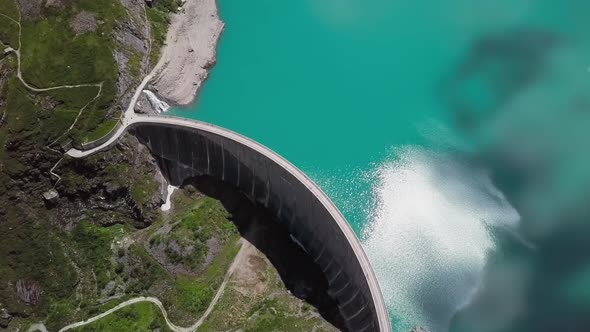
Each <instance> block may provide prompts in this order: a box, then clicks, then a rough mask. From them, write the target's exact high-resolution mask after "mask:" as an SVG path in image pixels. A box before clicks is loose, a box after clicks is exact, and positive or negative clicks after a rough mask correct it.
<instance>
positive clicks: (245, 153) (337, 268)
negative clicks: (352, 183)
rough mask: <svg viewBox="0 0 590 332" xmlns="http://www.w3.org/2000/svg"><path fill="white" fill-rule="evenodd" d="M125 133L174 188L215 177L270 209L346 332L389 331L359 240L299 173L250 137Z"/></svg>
mask: <svg viewBox="0 0 590 332" xmlns="http://www.w3.org/2000/svg"><path fill="white" fill-rule="evenodd" d="M126 127H127V126H126ZM127 128H128V129H130V130H131V133H132V134H133V135H135V136H136V137H137V138H138V139H139V140H140V142H142V143H143V144H144V145H146V146H147V147H148V148H149V150H150V151H151V152H152V154H153V155H154V156H155V157H156V159H157V160H158V162H159V164H160V167H161V171H162V173H163V174H164V176H165V177H166V178H167V179H168V181H169V182H170V184H172V185H174V186H180V185H182V184H183V182H184V181H185V180H188V179H190V178H193V177H196V176H202V175H206V176H211V177H214V178H216V179H218V180H221V181H223V182H225V183H227V184H229V185H231V186H234V187H235V188H237V189H238V190H239V191H240V192H242V193H243V194H244V195H245V196H247V197H248V198H249V199H250V200H251V201H252V202H254V203H256V204H259V205H262V206H264V207H265V208H267V209H268V210H269V211H270V213H271V214H272V215H273V216H275V219H276V220H277V221H278V222H280V223H281V224H283V226H285V227H286V228H287V229H288V230H289V232H290V233H291V234H292V236H293V237H294V238H295V239H296V240H297V241H298V242H299V244H300V245H301V246H302V247H303V249H304V250H305V251H306V252H307V253H308V254H309V255H310V256H311V257H312V258H313V260H314V262H315V263H316V264H318V266H319V267H320V268H321V270H322V271H323V273H324V274H325V276H326V279H327V280H328V287H329V289H328V293H329V294H330V295H331V296H332V298H333V299H334V301H335V302H336V304H337V306H338V308H339V311H340V313H341V315H342V317H343V319H344V321H345V322H344V323H345V325H346V326H347V328H348V330H350V331H359V332H360V331H391V324H390V322H389V315H388V312H387V309H386V307H385V303H384V300H383V296H382V294H381V291H380V289H379V285H378V283H377V279H376V278H375V275H374V273H373V270H372V268H371V266H370V263H369V261H368V259H367V257H366V256H365V253H364V251H363V249H362V247H361V245H360V242H359V240H358V239H357V237H356V235H355V234H354V232H353V231H352V229H351V228H350V226H349V225H348V222H347V221H346V220H345V218H344V217H343V216H342V214H341V213H340V211H339V210H338V209H337V208H336V206H335V205H334V204H333V203H332V201H331V200H330V199H329V198H328V197H327V196H326V195H325V194H324V193H323V192H322V191H321V189H320V188H319V187H318V186H317V185H316V184H315V183H314V182H313V181H311V180H310V179H309V178H308V177H307V176H306V175H305V174H304V173H302V172H301V171H300V170H298V169H297V168H296V167H295V166H293V165H292V164H290V163H289V162H288V161H286V160H285V159H284V158H282V157H281V156H279V155H278V154H276V153H275V152H273V151H271V150H270V149H268V148H266V147H264V146H262V145H261V144H259V143H256V142H254V141H253V140H251V139H249V138H247V137H244V136H242V135H239V134H237V133H234V132H232V131H229V130H227V129H224V128H220V127H217V126H214V125H210V124H206V123H202V122H198V121H192V120H185V119H180V118H173V117H165V116H140V117H136V118H135V119H134V121H132V122H131V123H129V125H128V127H127Z"/></svg>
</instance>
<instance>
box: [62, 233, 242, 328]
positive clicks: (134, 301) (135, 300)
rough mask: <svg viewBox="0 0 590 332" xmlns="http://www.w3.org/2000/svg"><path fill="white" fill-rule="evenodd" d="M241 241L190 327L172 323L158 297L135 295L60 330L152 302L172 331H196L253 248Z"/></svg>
mask: <svg viewBox="0 0 590 332" xmlns="http://www.w3.org/2000/svg"><path fill="white" fill-rule="evenodd" d="M240 243H241V247H240V251H239V252H238V254H237V255H236V257H235V258H234V261H233V262H232V265H231V266H230V268H229V269H228V270H227V272H226V274H225V277H224V278H223V281H222V283H221V285H220V286H219V289H218V290H217V293H216V294H215V297H213V300H212V301H211V303H210V304H209V307H207V310H205V312H204V313H203V315H201V318H200V319H199V320H198V321H197V322H196V323H194V324H193V325H191V326H189V327H180V326H177V325H175V324H174V323H172V322H171V321H170V320H169V319H168V312H167V311H166V309H165V308H164V305H163V304H162V302H161V301H160V300H159V299H157V298H155V297H151V296H139V297H135V298H132V299H130V300H127V301H125V302H122V303H120V304H119V305H117V306H116V307H113V308H112V309H109V310H107V311H105V312H103V313H101V314H98V315H96V316H94V317H91V318H89V319H87V320H85V321H81V322H77V323H73V324H70V325H68V326H65V327H63V328H62V329H60V330H59V332H65V331H68V330H71V329H75V328H77V327H81V326H84V325H88V324H90V323H93V322H96V321H97V320H99V319H101V318H104V317H106V316H108V315H110V314H112V313H114V312H116V311H117V310H121V309H123V308H125V307H128V306H130V305H134V304H137V303H141V302H150V303H153V304H155V305H156V306H157V307H158V308H159V309H160V311H161V312H162V316H164V320H165V321H166V324H167V325H168V327H169V328H170V329H171V330H172V331H174V332H193V331H196V330H197V329H198V328H199V327H200V326H201V325H202V324H203V322H204V321H205V319H207V317H208V316H209V314H210V313H211V312H212V311H213V309H214V308H215V305H216V304H217V302H218V301H219V299H220V298H221V295H223V291H224V290H225V287H226V286H227V283H228V281H229V279H230V278H231V276H232V275H233V272H234V271H235V269H236V266H238V264H241V263H242V262H243V260H244V258H245V257H247V255H248V252H249V251H250V250H251V248H252V245H251V244H250V243H248V242H246V241H244V240H243V239H240Z"/></svg>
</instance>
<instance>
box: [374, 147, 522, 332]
mask: <svg viewBox="0 0 590 332" xmlns="http://www.w3.org/2000/svg"><path fill="white" fill-rule="evenodd" d="M398 152H399V153H398V154H397V156H396V157H395V158H392V159H393V160H391V161H388V162H385V163H383V164H382V165H380V166H379V167H378V169H377V170H376V174H375V177H376V184H375V188H374V195H375V198H376V199H377V201H378V204H377V207H376V208H375V211H373V213H372V215H371V216H370V224H369V226H368V228H367V230H366V233H365V240H364V247H365V249H366V252H367V254H368V256H369V258H370V260H371V261H372V263H373V267H374V269H375V272H376V274H377V277H378V279H379V282H380V284H381V289H382V290H383V293H384V297H385V301H386V303H387V305H388V307H389V309H390V310H392V311H393V312H395V315H396V316H400V317H402V325H405V326H401V327H400V326H398V328H401V329H402V330H403V329H405V330H408V331H409V330H410V329H411V328H412V327H413V326H424V327H426V328H428V329H429V330H431V331H446V330H447V329H448V325H449V323H450V319H451V318H452V316H453V315H454V313H455V312H456V311H457V310H458V309H460V308H461V307H462V306H464V305H465V304H466V303H468V302H469V301H470V300H471V298H472V296H473V294H474V292H475V291H476V290H477V288H478V286H479V284H480V282H481V277H482V273H483V270H484V267H485V264H486V259H487V257H488V255H489V253H490V251H492V250H494V248H495V243H494V239H493V237H492V235H491V234H490V232H489V230H490V227H491V226H500V227H503V228H513V227H516V226H517V224H518V222H519V220H520V216H519V214H518V212H517V211H516V210H515V209H514V208H513V207H512V206H511V205H510V204H509V203H508V202H507V200H506V198H505V197H504V195H503V194H502V193H501V192H500V191H499V190H498V189H496V188H495V187H494V185H493V184H492V181H491V180H490V177H489V175H488V174H487V172H485V171H484V170H482V169H478V168H476V167H473V166H471V165H469V164H467V163H465V162H462V161H459V160H456V159H455V158H453V157H451V156H448V155H442V154H437V153H432V152H428V151H425V150H423V149H419V148H406V149H403V150H401V151H398ZM404 320H406V322H403V321H404Z"/></svg>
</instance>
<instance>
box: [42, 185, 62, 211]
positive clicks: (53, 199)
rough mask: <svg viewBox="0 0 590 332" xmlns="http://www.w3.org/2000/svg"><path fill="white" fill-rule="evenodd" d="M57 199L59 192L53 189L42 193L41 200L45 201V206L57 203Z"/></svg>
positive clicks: (52, 205) (49, 206)
mask: <svg viewBox="0 0 590 332" xmlns="http://www.w3.org/2000/svg"><path fill="white" fill-rule="evenodd" d="M58 200H59V194H58V193H57V191H56V190H55V189H50V190H48V191H46V192H44V193H43V201H44V202H45V206H47V207H48V208H51V207H54V206H55V205H57V201H58Z"/></svg>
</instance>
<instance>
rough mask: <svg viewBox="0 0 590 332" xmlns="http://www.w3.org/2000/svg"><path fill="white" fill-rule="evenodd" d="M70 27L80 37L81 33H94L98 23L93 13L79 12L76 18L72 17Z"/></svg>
mask: <svg viewBox="0 0 590 332" xmlns="http://www.w3.org/2000/svg"><path fill="white" fill-rule="evenodd" d="M70 26H71V27H72V30H74V32H75V33H76V35H81V34H83V33H87V32H94V31H96V29H97V28H98V22H97V21H96V17H95V15H94V14H93V13H91V12H87V11H81V12H79V13H78V15H76V17H74V19H73V20H72V23H71V24H70Z"/></svg>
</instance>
